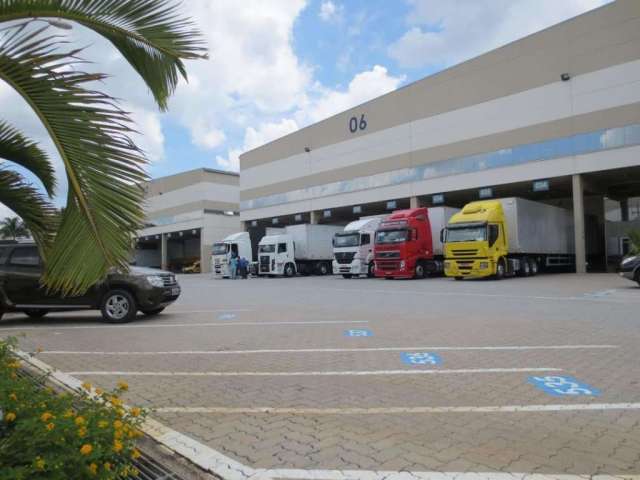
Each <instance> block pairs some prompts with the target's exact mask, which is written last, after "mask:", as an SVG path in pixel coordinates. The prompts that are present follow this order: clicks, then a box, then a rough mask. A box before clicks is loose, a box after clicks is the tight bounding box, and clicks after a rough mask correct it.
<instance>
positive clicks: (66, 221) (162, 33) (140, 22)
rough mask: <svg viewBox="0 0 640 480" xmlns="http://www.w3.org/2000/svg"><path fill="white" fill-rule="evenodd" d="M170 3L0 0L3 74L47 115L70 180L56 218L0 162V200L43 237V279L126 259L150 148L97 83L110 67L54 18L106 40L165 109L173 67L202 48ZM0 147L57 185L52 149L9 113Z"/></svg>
mask: <svg viewBox="0 0 640 480" xmlns="http://www.w3.org/2000/svg"><path fill="white" fill-rule="evenodd" d="M177 7H178V5H177V4H175V3H173V2H172V0H0V23H2V22H9V23H8V26H7V27H5V28H4V29H2V30H1V31H0V32H1V33H0V80H2V81H4V82H6V83H7V84H8V85H9V86H10V87H11V88H13V89H14V90H15V91H16V92H17V93H18V94H20V95H21V96H22V98H23V99H24V100H25V101H26V102H27V103H28V105H29V106H30V107H31V109H32V110H33V111H34V112H35V113H36V115H37V116H38V118H39V119H40V121H41V122H42V124H43V125H44V127H45V129H46V130H47V133H48V134H49V136H50V137H51V139H52V140H53V143H54V145H55V147H56V150H57V152H58V154H59V156H60V158H61V159H62V163H63V165H64V168H65V173H66V177H67V181H68V184H69V193H68V196H67V205H66V208H65V210H64V213H63V215H62V218H61V219H60V220H59V222H58V221H53V220H52V218H54V219H55V217H56V215H55V214H54V211H53V210H52V207H51V205H50V203H49V199H48V198H47V197H46V196H45V195H44V194H42V193H40V191H39V189H37V188H35V187H34V186H33V185H32V184H30V183H29V182H28V181H27V180H26V179H25V177H23V176H22V175H20V174H19V173H18V172H16V171H14V170H10V169H8V168H7V167H5V166H4V165H5V164H2V166H0V202H1V203H3V204H5V205H7V206H8V207H9V208H11V209H12V210H13V211H14V212H16V214H18V215H19V216H21V217H22V218H23V219H24V221H25V224H26V225H27V227H28V228H29V230H30V231H31V232H32V234H33V236H34V238H35V239H36V241H37V242H38V244H39V246H40V248H41V251H42V253H43V255H44V257H45V264H46V268H45V274H44V276H43V281H44V283H45V284H46V285H47V286H48V287H49V288H52V289H54V290H61V291H63V292H65V293H67V294H75V293H79V292H82V291H84V290H86V289H87V288H88V287H89V286H91V285H92V284H93V283H95V282H96V281H98V280H100V279H101V278H103V277H104V275H105V274H106V272H107V271H108V270H109V269H110V268H112V267H119V268H122V269H126V268H127V260H128V258H129V252H130V246H131V238H132V237H133V236H134V235H135V233H136V230H138V229H139V228H140V227H141V225H142V220H143V211H142V196H143V192H142V190H141V188H140V187H139V185H140V184H141V183H142V182H143V181H145V180H147V175H146V173H145V165H146V160H145V157H144V155H143V153H142V152H141V151H140V150H139V149H138V148H137V147H136V146H135V145H134V143H133V142H132V140H131V139H130V137H129V134H130V133H131V132H133V125H132V123H131V119H130V117H129V114H128V113H127V112H125V111H123V110H122V109H121V108H120V107H119V106H118V104H117V102H116V101H115V100H114V99H113V98H112V97H110V96H109V95H107V94H105V93H103V92H99V91H96V90H95V87H94V86H93V83H94V82H95V81H96V80H101V79H103V78H105V75H104V74H99V73H88V72H85V71H83V68H84V64H85V62H83V61H82V60H81V59H80V58H78V55H79V54H80V53H81V52H82V50H81V49H70V48H69V47H68V46H67V42H66V41H65V39H64V37H63V36H61V35H60V34H59V33H58V30H57V28H58V27H59V28H71V24H70V23H68V22H71V23H78V24H80V25H83V26H85V27H88V28H89V29H91V30H93V31H94V32H96V33H97V34H99V35H101V36H103V37H104V38H106V39H107V40H109V41H110V42H111V44H112V45H113V46H114V47H115V48H116V49H117V50H118V51H119V52H120V53H121V54H122V55H123V57H124V58H125V59H126V60H127V61H128V63H129V64H130V65H131V66H132V67H133V68H134V69H135V71H136V72H137V73H138V74H139V75H140V77H141V78H142V80H143V81H144V82H145V83H146V85H147V86H148V87H149V89H150V91H151V93H152V95H153V97H154V99H155V101H156V103H157V105H158V107H159V108H160V109H161V110H165V109H166V108H167V100H168V98H169V96H170V95H171V94H172V93H173V91H174V90H175V88H176V86H177V83H178V80H179V78H180V76H182V77H184V78H185V79H186V77H187V75H186V70H185V67H184V64H183V60H184V59H196V58H204V57H206V49H205V47H204V44H203V42H202V39H201V36H200V34H199V33H198V32H197V31H196V30H195V28H194V27H193V25H192V23H191V22H190V21H189V20H186V19H184V18H182V17H180V16H179V15H178V12H177ZM0 115H1V111H0ZM0 157H1V158H4V159H5V160H9V161H10V162H13V163H15V164H17V165H20V166H21V167H24V168H26V169H27V170H29V171H31V172H32V173H33V174H34V175H35V176H36V177H37V178H38V179H39V180H40V181H41V182H42V185H43V187H44V190H45V192H46V194H47V195H48V196H49V197H50V196H51V195H52V194H53V192H54V188H55V181H54V176H53V169H52V166H51V162H50V160H49V159H48V158H47V156H46V154H45V153H44V152H43V151H42V150H41V149H39V148H38V146H37V145H36V144H35V143H33V142H31V141H30V140H28V139H27V138H26V137H25V136H24V135H23V134H22V133H21V132H19V131H17V130H16V129H15V128H13V127H12V126H11V125H10V124H9V123H7V122H6V120H4V119H0ZM54 226H55V235H54V234H53V233H54V232H53V230H54Z"/></svg>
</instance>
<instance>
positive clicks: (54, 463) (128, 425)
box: [0, 339, 146, 480]
mask: <svg viewBox="0 0 640 480" xmlns="http://www.w3.org/2000/svg"><path fill="white" fill-rule="evenodd" d="M14 345H15V340H14V339H9V340H8V341H1V340H0V410H1V412H2V415H1V416H2V418H0V480H8V479H11V480H14V479H15V480H20V479H25V480H27V479H28V480H37V479H47V480H52V479H60V480H67V479H101V480H106V479H117V478H125V477H129V476H136V475H137V470H136V469H135V468H134V467H133V466H132V465H131V460H132V459H135V458H137V457H138V456H139V455H140V453H139V452H138V450H136V448H135V442H136V438H138V437H139V436H141V435H142V434H141V433H140V430H139V427H140V425H141V423H142V422H143V421H144V416H145V415H146V413H145V412H144V411H142V410H141V409H139V408H131V409H130V410H125V408H123V405H122V401H121V400H120V398H119V397H118V395H120V393H121V392H122V391H124V390H126V389H127V388H128V387H127V385H126V384H124V383H120V384H119V385H118V388H117V389H115V390H113V391H109V392H103V391H101V390H100V389H93V388H92V387H91V385H89V384H83V388H84V390H85V391H84V392H83V393H82V395H80V396H76V395H70V394H66V393H63V394H59V393H56V392H55V391H54V390H52V389H51V388H44V387H43V386H42V385H41V384H39V383H37V382H34V381H33V380H32V379H30V378H28V377H24V376H21V375H18V374H17V371H18V369H19V368H20V361H19V360H18V359H17V358H16V357H15V356H14V355H13V354H12V351H11V347H13V346H14Z"/></svg>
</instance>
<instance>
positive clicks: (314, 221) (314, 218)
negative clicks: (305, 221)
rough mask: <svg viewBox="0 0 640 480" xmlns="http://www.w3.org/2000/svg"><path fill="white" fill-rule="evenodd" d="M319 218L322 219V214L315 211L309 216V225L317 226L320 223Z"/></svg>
mask: <svg viewBox="0 0 640 480" xmlns="http://www.w3.org/2000/svg"><path fill="white" fill-rule="evenodd" d="M319 218H320V212H316V211H315V210H313V211H312V212H310V214H309V223H310V224H312V225H315V224H317V223H318V219H319Z"/></svg>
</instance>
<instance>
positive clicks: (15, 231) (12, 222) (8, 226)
mask: <svg viewBox="0 0 640 480" xmlns="http://www.w3.org/2000/svg"><path fill="white" fill-rule="evenodd" d="M0 235H2V237H3V238H8V239H11V240H15V239H16V238H18V237H26V236H27V235H29V231H28V230H27V228H26V227H25V226H24V223H23V222H22V220H20V219H19V218H18V217H7V218H5V219H4V220H2V221H1V222H0Z"/></svg>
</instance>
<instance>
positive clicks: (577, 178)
mask: <svg viewBox="0 0 640 480" xmlns="http://www.w3.org/2000/svg"><path fill="white" fill-rule="evenodd" d="M571 183H572V190H573V228H574V230H573V231H574V241H575V245H576V273H586V272H587V253H586V252H587V247H586V240H585V233H584V185H583V182H582V176H581V175H579V174H578V175H573V176H572V177H571Z"/></svg>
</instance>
